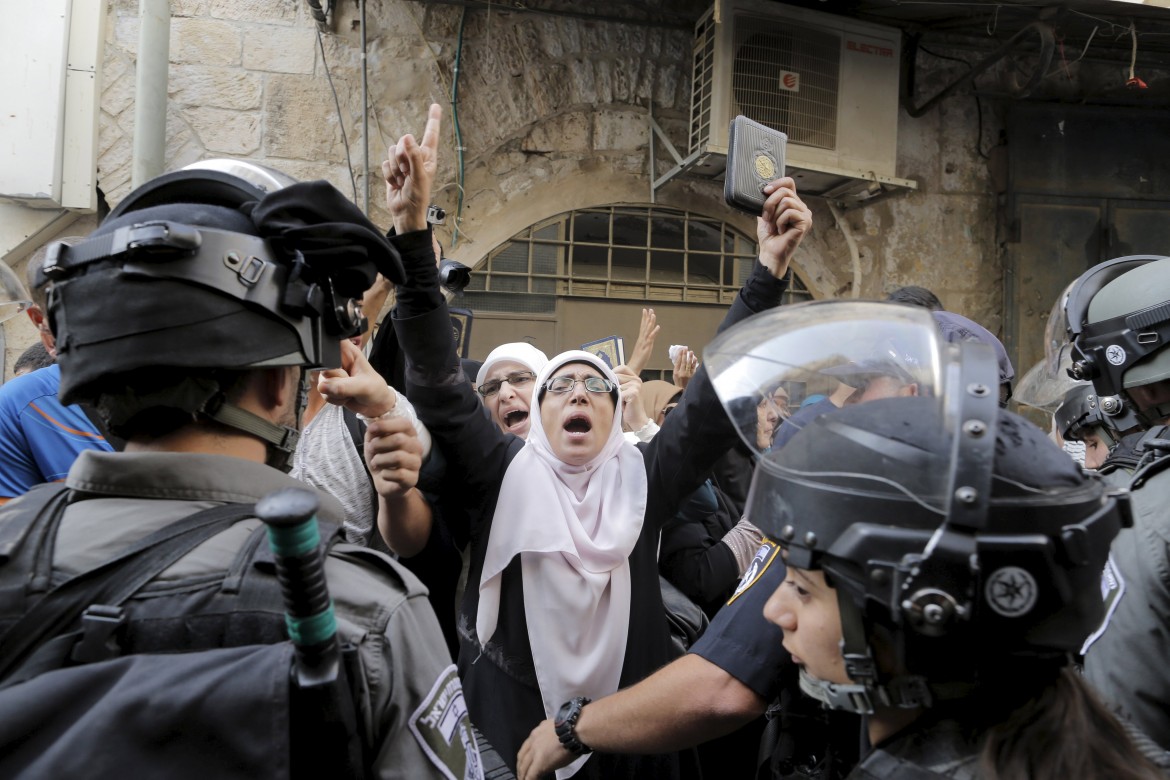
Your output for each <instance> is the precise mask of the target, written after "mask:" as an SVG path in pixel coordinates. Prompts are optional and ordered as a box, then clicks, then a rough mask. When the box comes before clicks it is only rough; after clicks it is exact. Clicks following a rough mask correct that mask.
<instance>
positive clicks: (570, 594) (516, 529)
mask: <svg viewBox="0 0 1170 780" xmlns="http://www.w3.org/2000/svg"><path fill="white" fill-rule="evenodd" d="M441 114H442V111H441V108H440V107H439V106H437V105H435V106H432V107H431V111H430V117H429V119H428V122H427V129H426V133H425V135H424V136H423V139H422V142H421V144H420V143H418V142H416V141H415V140H414V137H413V136H404V137H403V138H402V139H401V140H400V141H399V143H398V144H397V146H396V147H394V148H392V149H391V151H390V159H388V160H387V161H386V162H384V163H383V165H382V170H383V176H384V178H385V179H386V184H387V208H388V211H389V212H390V214H391V215H392V216H393V218H394V227H395V232H396V235H395V236H393V237H392V238H391V241H392V243H394V245H395V247H396V248H397V249H398V251H399V252H400V253H401V255H402V261H403V266H404V268H405V269H406V273H407V279H406V282H405V283H404V284H402V285H399V288H398V303H397V307H396V309H395V311H394V327H395V330H396V332H397V333H398V336H399V339H400V341H401V344H402V348H403V350H404V352H405V353H406V355H407V361H408V368H407V372H406V378H407V396H408V397H409V398H410V400H411V402H412V403H414V405H415V408H416V410H417V412H418V415H419V418H420V419H421V420H422V421H423V422H424V423H425V424H426V426H427V428H428V429H429V430H430V431H431V434H432V437H433V439H434V442H435V444H436V445H437V446H438V447H439V448H440V449H441V450H442V451H443V453H444V455H445V457H446V460H447V479H448V483H449V484H450V485H452V487H451V488H450V490H448V492H447V494H446V495H445V496H444V497H443V498H444V502H445V506H444V518H445V519H446V520H447V521H448V522H458V523H466V526H467V529H466V530H467V531H468V533H469V534H470V558H471V561H470V568H469V577H468V587H467V589H466V591H465V594H464V599H463V603H462V605H461V607H460V614H459V635H460V636H459V640H460V651H459V659H458V661H459V674H460V677H462V679H463V690H464V694H465V696H466V701H467V706H468V709H469V711H470V714H471V718H472V721H473V722H474V723H475V724H476V725H477V726H478V727H479V728H480V730H481V731H482V732H483V733H484V734H485V735H486V736H487V738H488V739H489V740H490V741H491V743H492V744H493V745H494V746H495V748H496V749H497V750H498V751H499V753H500V755H501V756H503V757H504V759H505V760H506V761H508V763H509V765H510V766H511V767H512V768H513V769H515V768H516V755H517V751H518V750H519V748H520V745H521V744H522V743H523V741H524V738H525V737H527V736H528V734H529V732H531V731H532V729H533V728H534V727H535V726H536V725H537V724H539V723H541V722H542V721H544V720H545V719H547V718H551V717H553V716H555V715H557V713H558V712H561V711H562V710H571V706H570V705H571V704H572V703H573V702H576V705H575V706H576V707H578V708H579V707H580V706H582V704H581V702H582V701H586V700H588V699H590V698H597V697H599V696H604V695H606V694H608V693H612V692H614V691H615V690H617V688H618V687H622V686H626V685H630V684H633V683H635V682H637V681H638V680H640V679H642V678H643V677H645V676H647V675H648V674H650V673H651V672H652V671H654V670H655V669H657V668H658V667H660V666H662V665H663V664H665V663H666V662H667V661H668V660H669V637H668V630H667V623H666V615H665V610H664V609H663V605H662V594H661V591H660V588H659V584H658V582H659V580H658V566H657V558H656V552H657V544H658V531H659V528H661V526H662V524H663V523H664V522H665V521H666V520H667V519H669V518H670V517H673V516H674V514H675V513H676V511H677V508H678V503H679V500H680V498H681V497H683V496H686V495H689V494H690V493H691V492H693V491H694V490H695V488H696V487H698V486H699V485H700V484H701V483H702V481H703V479H704V477H705V475H706V471H707V470H708V469H709V468H710V466H711V464H712V463H713V462H714V461H715V459H716V458H718V457H719V455H720V454H722V453H723V452H725V451H726V450H727V449H728V448H729V447H730V446H731V444H732V443H733V442H734V441H736V440H737V437H736V433H735V431H734V428H733V427H732V425H731V423H730V421H729V420H728V419H727V417H726V414H725V413H724V412H723V409H722V406H721V405H720V403H719V401H718V399H717V398H716V396H715V393H714V391H713V390H712V388H711V385H710V382H709V381H708V379H707V376H706V371H705V370H704V369H702V368H700V370H699V372H698V373H697V374H696V375H695V377H694V379H693V380H692V381H691V385H690V386H689V387H688V390H687V394H686V395H685V396H684V399H683V402H682V404H681V405H680V406H679V407H678V408H677V409H675V410H674V411H673V412H672V413H671V415H670V417H669V418H668V419H667V420H666V423H665V425H664V426H663V428H662V430H661V431H660V432H659V434H658V435H657V436H656V437H655V438H654V440H653V441H652V442H650V443H649V444H639V445H638V446H637V447H634V446H633V445H629V444H626V443H625V441H624V440H623V438H622V435H621V396H620V393H619V392H618V389H617V382H616V377H615V376H614V374H613V372H612V371H610V370H609V369H608V368H607V367H606V366H605V365H604V364H603V363H601V362H600V361H598V360H597V359H596V358H595V357H593V356H592V355H590V354H588V353H584V352H567V353H562V354H561V355H558V356H556V357H555V358H553V359H551V360H550V361H549V362H548V364H547V365H545V366H544V367H543V369H542V370H541V371H540V372H539V373H538V376H537V377H536V379H535V380H534V387H535V389H534V391H533V401H534V403H532V404H531V405H530V408H529V433H528V439H527V441H525V440H523V439H521V438H519V437H518V436H516V435H514V434H512V433H509V432H505V431H503V430H501V429H500V427H499V426H497V425H496V424H495V423H493V422H492V420H490V419H489V418H488V417H487V416H485V415H484V413H483V407H482V406H481V405H480V402H479V400H478V397H477V394H476V393H475V392H474V391H473V390H472V389H471V385H470V383H469V382H468V380H467V378H466V377H465V376H464V375H463V373H462V371H461V370H460V368H459V360H458V356H457V355H456V354H455V350H454V344H453V340H452V337H451V328H450V319H449V316H448V314H447V308H446V302H445V301H444V299H443V296H442V295H441V293H440V292H439V287H438V273H437V271H436V269H435V264H434V257H433V254H432V252H431V250H430V235H429V227H428V225H427V223H426V218H425V215H426V207H427V204H428V203H429V199H430V185H431V182H432V180H433V177H434V173H435V170H436V168H437V160H436V149H437V146H438V138H439V119H440V117H441ZM765 194H766V195H767V196H768V200H767V202H766V204H765V207H764V212H763V218H762V219H761V220H760V226H759V228H758V231H757V232H758V234H759V238H760V245H761V254H760V261H761V262H760V264H759V265H758V266H757V267H756V270H755V271H754V272H753V273H752V274H751V276H750V277H749V278H748V279H747V280H746V282H745V284H744V288H743V290H742V291H741V292H740V294H739V296H738V297H737V299H736V301H735V303H733V305H732V307H731V311H730V312H729V313H728V316H727V318H726V319H725V320H724V324H723V326H722V327H728V326H730V325H731V324H733V323H734V322H737V321H739V320H741V319H744V318H746V317H747V316H750V315H751V314H752V313H754V312H759V311H763V310H764V309H767V308H770V307H772V306H775V305H777V304H778V303H779V301H780V295H781V293H782V292H783V290H784V289H785V286H786V279H787V270H788V262H789V259H790V258H791V255H792V252H793V251H794V250H795V247H796V245H797V244H798V243H799V242H800V239H801V237H802V236H803V235H804V233H805V232H806V231H807V230H808V229H809V227H810V226H811V216H810V214H809V212H808V209H807V207H806V206H805V205H804V203H803V202H801V201H800V199H799V198H798V197H797V196H796V192H795V188H794V183H793V182H792V180H791V179H780V180H778V181H776V182H773V183H771V184H769V185H768V187H766V188H765ZM381 431H382V429H381V427H380V423H379V421H373V422H372V423H371V424H370V426H369V428H368V429H367V444H366V455H367V462H368V463H369V465H370V467H371V471H372V473H373V474H374V478H375V483H376V485H377V486H381V485H386V488H387V489H389V490H394V489H396V488H395V487H393V486H392V485H391V481H390V480H385V481H384V480H383V477H384V476H385V475H386V474H388V473H391V472H393V471H394V470H395V466H396V464H395V462H394V461H393V460H392V458H390V457H389V456H390V454H391V453H389V452H385V453H383V452H382V451H381V449H382V448H381V447H380V445H379V438H380V436H381ZM384 456H385V457H384ZM379 489H381V487H379ZM448 504H449V505H451V506H450V509H452V510H453V509H454V508H455V507H458V510H459V511H448V509H449V507H448V506H447V505H448ZM565 744H567V745H570V746H572V748H573V749H574V751H575V753H576V755H575V756H574V757H572V759H571V760H568V759H567V760H566V761H565V762H564V763H565V764H567V766H565V768H563V769H560V770H558V777H560V778H561V779H562V780H563V779H564V778H566V777H569V776H573V775H576V776H578V777H589V778H601V777H605V778H613V777H629V778H633V777H639V778H672V777H677V776H678V774H679V759H678V755H677V754H673V753H667V754H657V755H646V756H633V755H602V754H599V755H593V754H591V753H589V752H588V748H587V746H584V745H581V744H580V743H579V742H577V743H574V742H573V741H572V732H571V729H568V730H567V731H566V737H565Z"/></svg>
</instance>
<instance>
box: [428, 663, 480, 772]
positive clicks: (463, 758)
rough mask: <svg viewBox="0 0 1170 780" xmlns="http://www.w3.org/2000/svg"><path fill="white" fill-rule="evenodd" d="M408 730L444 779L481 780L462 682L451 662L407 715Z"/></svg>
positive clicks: (476, 749)
mask: <svg viewBox="0 0 1170 780" xmlns="http://www.w3.org/2000/svg"><path fill="white" fill-rule="evenodd" d="M410 731H411V733H412V734H413V735H414V738H415V739H416V740H417V741H418V744H419V746H420V747H421V748H422V750H423V752H424V753H426V755H427V758H429V759H430V760H431V762H432V763H433V764H434V765H435V766H436V767H437V768H438V769H439V771H440V772H442V773H443V775H444V776H446V777H447V778H448V780H483V765H482V764H481V763H480V760H479V746H478V745H477V744H476V742H475V735H474V734H473V733H472V731H471V719H470V718H468V717H467V702H466V700H464V698H463V685H462V684H461V683H460V682H459V675H458V673H457V672H456V670H455V665H454V664H452V665H451V666H448V667H447V668H446V669H444V670H443V673H442V674H440V675H439V677H438V679H437V680H435V684H434V685H433V686H431V690H430V692H429V693H428V694H427V695H426V696H424V697H423V701H422V703H421V704H420V705H419V706H418V709H416V710H415V711H414V712H413V713H412V714H411V716H410Z"/></svg>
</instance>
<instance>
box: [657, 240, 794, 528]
mask: <svg viewBox="0 0 1170 780" xmlns="http://www.w3.org/2000/svg"><path fill="white" fill-rule="evenodd" d="M787 286H788V276H787V275H786V276H785V277H784V278H783V279H774V278H773V277H772V275H771V274H770V273H769V272H768V270H767V269H766V268H764V266H762V265H760V264H759V263H757V264H756V267H755V271H754V272H753V273H752V275H751V276H750V277H748V280H747V282H745V283H744V286H743V288H742V289H741V290H740V291H739V295H738V296H736V299H735V301H734V302H733V303H732V304H731V309H730V311H728V312H727V316H726V317H724V318H723V322H722V323H721V324H720V325H719V330H718V331H717V332H719V333H722V332H723V331H724V330H726V329H727V328H730V327H731V326H732V325H735V324H736V323H738V322H740V321H742V320H745V319H747V318H748V317H750V316H751V315H753V314H756V313H758V312H761V311H764V310H765V309H769V308H773V307H775V306H777V305H779V303H780V296H781V295H782V294H783V292H784V290H785V289H786V288H787ZM737 436H738V434H737V433H736V431H735V426H733V425H732V424H731V421H730V420H729V419H728V418H727V414H726V413H725V412H724V411H723V407H722V405H721V404H720V403H719V398H718V396H716V395H715V389H714V388H713V387H712V386H711V380H710V379H709V378H708V377H707V368H706V366H704V365H700V366H699V370H698V371H697V372H696V373H695V375H694V377H692V378H691V381H690V382H689V383H688V384H687V389H686V392H684V393H683V396H682V401H681V402H680V403H679V405H678V406H677V407H676V408H675V409H674V411H672V412H671V413H670V414H669V415H668V416H667V418H666V421H665V422H664V423H663V425H662V429H661V430H660V431H659V432H658V434H657V435H656V436H655V437H654V439H653V440H651V441H650V443H649V444H647V445H646V446H645V448H644V449H643V451H642V455H643V457H644V458H645V460H646V475H647V496H646V520H647V521H648V522H652V523H657V524H658V525H659V527H661V525H662V524H663V523H665V522H666V521H667V520H668V519H670V518H671V517H674V515H675V513H676V512H677V511H678V506H679V503H680V502H681V501H682V499H683V498H684V497H686V496H688V495H690V493H691V492H693V491H694V490H695V489H696V488H697V487H699V485H701V484H702V483H703V481H704V480H705V479H707V477H708V475H709V474H710V471H711V466H712V465H713V464H714V463H715V461H716V460H717V459H718V458H720V457H722V455H723V454H724V453H725V452H727V451H728V450H729V449H730V448H731V447H732V445H733V444H734V443H735V441H736V437H737Z"/></svg>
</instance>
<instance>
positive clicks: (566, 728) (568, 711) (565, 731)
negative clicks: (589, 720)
mask: <svg viewBox="0 0 1170 780" xmlns="http://www.w3.org/2000/svg"><path fill="white" fill-rule="evenodd" d="M590 701H591V699H589V698H588V697H585V696H578V697H577V698H575V699H570V700H569V701H567V702H565V703H564V704H562V705H561V708H560V710H558V711H557V717H556V719H555V720H554V721H553V728H554V730H555V731H556V734H557V739H559V740H560V741H561V744H562V745H563V746H564V747H565V749H566V750H568V751H569V752H570V753H572V754H573V755H575V756H583V755H585V754H586V753H592V752H593V748H591V747H589V746H588V745H586V744H585V743H584V742H582V741H581V740H580V739H579V738H578V737H577V721H578V720H580V718H581V710H582V709H584V707H585V705H586V704H588V703H589V702H590Z"/></svg>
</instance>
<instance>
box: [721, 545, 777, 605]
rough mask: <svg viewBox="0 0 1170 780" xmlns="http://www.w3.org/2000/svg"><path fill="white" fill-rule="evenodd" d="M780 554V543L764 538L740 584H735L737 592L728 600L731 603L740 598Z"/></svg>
mask: <svg viewBox="0 0 1170 780" xmlns="http://www.w3.org/2000/svg"><path fill="white" fill-rule="evenodd" d="M779 554H780V545H778V544H774V543H772V542H769V541H768V540H766V539H765V540H764V543H763V544H762V545H760V549H758V550H756V555H755V557H754V558H752V562H751V563H749V564H748V567H747V569H746V570H745V571H744V573H743V576H742V577H741V578H740V580H739V585H736V586H735V593H732V594H731V598H729V599H728V600H727V603H728V604H730V603H732V602H733V601H735V600H736V599H737V598H739V597H740V596H741V595H742V594H743V593H744V591H746V590H747V589H748V588H750V587H751V586H752V585H754V584H756V580H758V579H759V578H760V577H761V576H762V575H763V574H764V572H765V571H767V570H768V567H769V566H771V565H772V561H774V560H776V556H777V555H779Z"/></svg>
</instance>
